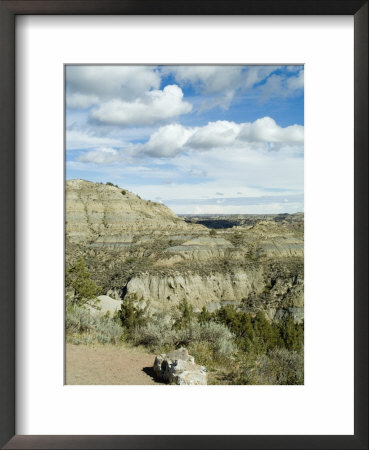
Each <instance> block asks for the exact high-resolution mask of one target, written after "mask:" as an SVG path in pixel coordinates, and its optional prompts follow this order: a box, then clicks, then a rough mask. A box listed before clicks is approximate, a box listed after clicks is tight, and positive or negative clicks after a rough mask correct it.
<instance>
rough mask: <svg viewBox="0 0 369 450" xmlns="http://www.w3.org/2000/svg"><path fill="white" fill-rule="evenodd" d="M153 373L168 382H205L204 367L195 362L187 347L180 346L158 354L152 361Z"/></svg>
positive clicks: (192, 383) (186, 383)
mask: <svg viewBox="0 0 369 450" xmlns="http://www.w3.org/2000/svg"><path fill="white" fill-rule="evenodd" d="M154 372H155V375H156V376H157V377H158V378H159V379H161V380H163V381H166V382H168V383H169V384H180V385H194V384H207V375H206V369H205V367H204V366H199V365H198V364H195V360H194V358H193V356H190V355H189V354H188V351H187V349H185V348H180V349H178V350H174V351H173V352H171V353H168V354H167V355H166V354H162V355H158V356H157V357H156V358H155V362H154Z"/></svg>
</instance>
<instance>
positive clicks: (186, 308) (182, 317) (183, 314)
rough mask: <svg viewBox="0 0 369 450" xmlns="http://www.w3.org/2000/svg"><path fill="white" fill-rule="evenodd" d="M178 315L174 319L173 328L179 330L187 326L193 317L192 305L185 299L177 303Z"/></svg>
mask: <svg viewBox="0 0 369 450" xmlns="http://www.w3.org/2000/svg"><path fill="white" fill-rule="evenodd" d="M178 310H179V317H178V318H177V319H176V320H175V322H174V324H173V328H174V329H175V330H179V329H181V328H185V327H188V326H189V325H190V324H191V322H192V321H193V320H194V318H195V313H194V310H193V306H192V305H191V304H190V303H188V301H187V300H186V299H184V300H182V301H181V302H180V303H179V305H178Z"/></svg>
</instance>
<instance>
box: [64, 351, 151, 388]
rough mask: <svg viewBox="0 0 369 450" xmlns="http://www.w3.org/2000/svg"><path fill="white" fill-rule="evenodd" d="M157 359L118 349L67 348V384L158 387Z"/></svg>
mask: <svg viewBox="0 0 369 450" xmlns="http://www.w3.org/2000/svg"><path fill="white" fill-rule="evenodd" d="M154 359H155V355H150V354H149V353H144V352H143V351H142V350H139V349H132V348H126V347H122V346H119V347H114V346H87V345H73V344H67V345H66V384H130V385H133V384H139V385H142V384H156V385H158V384H159V383H158V382H157V381H156V380H155V379H154V375H153V371H152V366H153V364H154Z"/></svg>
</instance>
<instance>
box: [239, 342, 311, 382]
mask: <svg viewBox="0 0 369 450" xmlns="http://www.w3.org/2000/svg"><path fill="white" fill-rule="evenodd" d="M248 384H283V385H285V384H288V385H290V384H304V356H303V353H299V352H296V351H289V350H287V349H284V348H276V349H274V350H271V351H270V352H268V353H267V354H264V355H261V356H259V357H258V358H257V360H256V362H255V366H254V368H252V369H251V370H250V374H249V379H248Z"/></svg>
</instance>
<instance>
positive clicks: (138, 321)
mask: <svg viewBox="0 0 369 450" xmlns="http://www.w3.org/2000/svg"><path fill="white" fill-rule="evenodd" d="M137 303H138V299H137V297H136V296H135V295H132V296H126V297H125V298H124V300H123V302H122V306H121V309H120V310H119V311H118V314H117V317H118V318H119V320H120V322H121V324H122V326H123V327H124V328H125V331H126V336H127V337H128V338H132V335H133V332H134V330H135V328H137V327H143V326H145V325H146V323H147V320H148V317H147V310H148V305H147V306H146V307H145V308H141V307H140V306H139V305H138V304H137Z"/></svg>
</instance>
